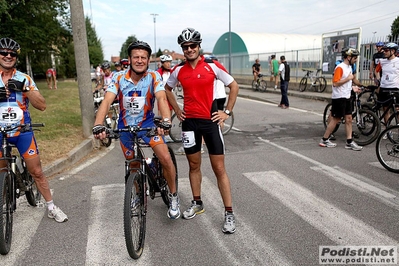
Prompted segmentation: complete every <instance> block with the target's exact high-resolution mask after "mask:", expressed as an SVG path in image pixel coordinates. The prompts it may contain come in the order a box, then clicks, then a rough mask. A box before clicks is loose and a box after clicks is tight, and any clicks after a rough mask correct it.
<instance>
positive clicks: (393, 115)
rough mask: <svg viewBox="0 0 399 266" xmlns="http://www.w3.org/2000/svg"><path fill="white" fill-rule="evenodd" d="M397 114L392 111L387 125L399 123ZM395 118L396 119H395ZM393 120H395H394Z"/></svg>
mask: <svg viewBox="0 0 399 266" xmlns="http://www.w3.org/2000/svg"><path fill="white" fill-rule="evenodd" d="M395 115H396V114H395V113H392V114H391V115H390V116H389V118H388V122H387V125H386V127H390V126H393V125H398V124H399V117H398V118H395ZM398 115H399V114H398ZM394 119H395V120H394ZM392 121H394V122H392Z"/></svg>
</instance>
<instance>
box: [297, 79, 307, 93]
mask: <svg viewBox="0 0 399 266" xmlns="http://www.w3.org/2000/svg"><path fill="white" fill-rule="evenodd" d="M307 85H308V79H307V78H306V77H303V78H302V79H301V81H300V82H299V91H305V90H306V86H307Z"/></svg>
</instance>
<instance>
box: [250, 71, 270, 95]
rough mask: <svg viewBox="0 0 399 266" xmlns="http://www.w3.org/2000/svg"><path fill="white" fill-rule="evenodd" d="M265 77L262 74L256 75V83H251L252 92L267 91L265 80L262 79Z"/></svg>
mask: <svg viewBox="0 0 399 266" xmlns="http://www.w3.org/2000/svg"><path fill="white" fill-rule="evenodd" d="M264 76H265V75H263V74H258V77H257V78H256V81H255V80H253V81H252V89H253V90H254V91H263V92H265V91H266V89H267V82H266V80H264V79H263V77H264Z"/></svg>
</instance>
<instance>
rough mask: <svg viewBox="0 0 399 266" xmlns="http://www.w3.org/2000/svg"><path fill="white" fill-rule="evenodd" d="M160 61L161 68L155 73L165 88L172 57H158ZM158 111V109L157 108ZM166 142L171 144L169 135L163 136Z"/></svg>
mask: <svg viewBox="0 0 399 266" xmlns="http://www.w3.org/2000/svg"><path fill="white" fill-rule="evenodd" d="M159 59H160V60H161V67H160V68H158V69H157V72H158V73H159V74H160V75H161V77H162V82H163V85H164V86H165V84H166V82H167V81H168V78H169V76H170V70H171V64H172V60H173V58H172V56H171V55H167V54H166V55H161V56H160V57H159ZM168 105H169V110H170V111H171V112H172V110H173V108H172V106H171V105H170V104H169V103H168ZM158 109H159V107H158ZM158 112H159V110H158ZM165 139H166V142H173V140H172V138H171V137H170V136H169V135H165Z"/></svg>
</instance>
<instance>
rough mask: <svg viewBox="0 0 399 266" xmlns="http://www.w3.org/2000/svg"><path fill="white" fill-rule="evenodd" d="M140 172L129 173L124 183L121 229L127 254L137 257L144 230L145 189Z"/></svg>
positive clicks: (141, 252) (142, 241) (141, 248)
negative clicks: (123, 233)
mask: <svg viewBox="0 0 399 266" xmlns="http://www.w3.org/2000/svg"><path fill="white" fill-rule="evenodd" d="M143 180H144V179H143V177H142V176H141V173H139V172H135V173H132V174H130V175H129V177H128V179H127V181H126V184H125V196H124V204H123V229H124V232H125V242H126V248H127V251H128V253H129V256H130V257H131V258H133V259H135V260H136V259H138V258H140V256H141V255H142V254H143V250H144V240H145V230H146V206H145V204H146V196H147V195H146V191H145V184H144V183H143Z"/></svg>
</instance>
